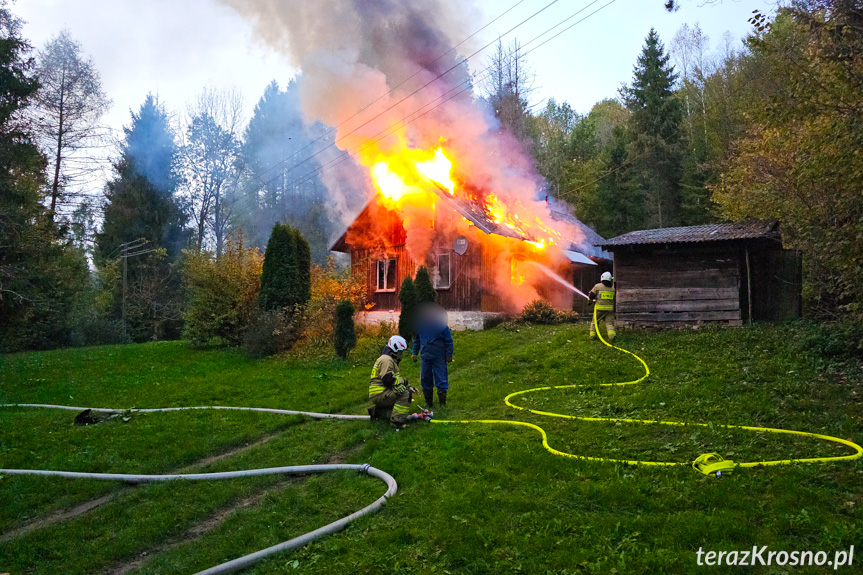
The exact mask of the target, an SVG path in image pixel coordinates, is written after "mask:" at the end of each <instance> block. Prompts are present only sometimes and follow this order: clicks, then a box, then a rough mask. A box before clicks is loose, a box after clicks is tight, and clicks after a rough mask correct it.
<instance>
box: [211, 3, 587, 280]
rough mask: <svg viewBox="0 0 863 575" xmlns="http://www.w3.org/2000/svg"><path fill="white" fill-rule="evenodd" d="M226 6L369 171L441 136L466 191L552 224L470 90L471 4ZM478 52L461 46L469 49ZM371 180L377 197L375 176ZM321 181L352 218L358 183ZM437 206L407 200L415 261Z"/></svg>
mask: <svg viewBox="0 0 863 575" xmlns="http://www.w3.org/2000/svg"><path fill="white" fill-rule="evenodd" d="M221 2H223V3H224V4H226V5H228V6H230V7H232V8H233V9H234V10H236V11H237V12H238V13H240V14H242V15H243V16H245V17H247V18H248V19H250V20H251V21H252V22H253V25H254V27H255V30H256V33H257V35H258V37H259V38H260V39H261V40H262V41H263V42H265V43H267V44H268V45H270V46H271V47H273V48H275V49H277V50H279V51H281V52H283V53H284V54H286V55H288V56H289V57H290V58H291V59H292V63H293V64H294V65H296V66H298V67H299V68H300V69H301V70H302V76H301V77H300V78H299V80H298V83H299V95H300V107H301V109H302V111H303V113H304V114H305V115H306V116H307V117H308V119H309V120H312V121H320V122H323V123H325V124H328V125H330V126H338V129H337V131H336V138H335V143H336V145H337V146H338V148H339V149H341V150H348V151H349V152H350V153H351V155H352V156H353V158H354V160H355V161H356V162H357V163H358V164H360V165H362V166H365V167H366V170H367V173H368V170H369V169H370V168H371V167H372V166H373V165H374V164H375V163H376V162H378V161H380V160H382V159H387V158H391V157H393V156H396V155H399V154H401V153H403V152H404V151H405V150H408V149H422V150H433V149H434V148H436V147H438V146H440V145H441V143H442V142H445V143H444V145H445V148H446V153H447V156H449V157H450V158H451V159H452V160H453V164H454V168H453V169H454V179H455V180H456V182H457V185H458V187H459V188H461V189H462V190H466V191H467V192H468V193H470V194H471V195H474V196H477V197H480V198H483V197H486V196H488V195H489V194H492V193H493V194H495V196H496V197H497V198H499V199H500V200H502V201H503V202H504V203H505V204H506V205H507V206H510V207H512V208H513V209H516V208H517V209H518V213H519V214H520V215H521V216H522V218H523V220H522V221H527V222H533V221H534V220H535V218H537V217H541V218H542V220H543V221H544V222H549V221H550V218H549V217H548V211H547V209H546V207H545V205H544V203H542V202H537V201H536V200H537V195H538V191H539V189H540V178H539V176H538V175H537V174H536V171H535V169H534V166H533V162H532V160H531V158H530V156H529V155H528V154H526V153H525V152H524V150H523V148H522V146H521V144H520V143H519V142H518V141H516V140H515V139H514V138H512V137H511V136H509V135H508V134H507V133H506V132H505V131H504V130H502V129H500V125H499V122H498V121H497V120H496V119H495V118H494V116H493V114H492V113H491V111H490V110H488V109H487V108H486V107H485V106H484V104H483V103H482V102H481V101H479V100H477V99H476V98H475V96H474V95H473V94H472V91H471V90H470V89H465V88H468V87H469V85H470V83H469V82H467V81H468V80H469V79H470V73H469V70H468V68H467V65H466V64H465V63H459V61H460V55H459V54H457V53H456V51H454V50H452V47H453V46H454V45H456V44H457V43H458V42H461V41H462V40H463V39H464V38H467V37H468V36H469V35H470V34H471V33H472V32H473V31H474V29H475V28H476V27H478V26H477V22H479V21H480V17H479V11H478V10H477V9H476V8H475V7H473V6H472V5H470V4H466V3H463V2H452V1H449V0H430V1H424V2H421V3H420V2H416V1H413V0H315V1H308V0H278V1H277V0H221ZM476 47H477V46H468V45H463V46H460V47H459V50H460V51H462V52H463V53H471V52H473V51H474V50H475V49H476ZM408 79H409V80H408ZM405 80H408V81H407V82H405ZM429 83H430V84H429ZM426 84H429V85H428V86H426V87H423V86H425V85H426ZM421 87H422V89H420V88H421ZM454 95H455V97H453V96H454ZM432 108H433V109H432ZM425 111H428V113H426V114H424V115H421V116H420V115H419V114H422V112H425ZM406 118H407V120H405V119H406ZM408 120H410V122H409V123H408ZM365 180H366V185H367V186H368V196H367V197H368V198H371V197H372V193H373V189H372V187H371V185H370V182H371V180H370V179H369V178H368V177H366V178H365ZM324 181H325V182H326V183H327V186H328V188H329V192H330V194H331V195H332V196H333V199H332V204H333V205H334V206H337V207H338V210H339V211H340V212H342V213H341V215H342V216H345V215H348V214H346V213H345V212H346V211H347V210H346V207H347V206H349V205H352V202H350V201H348V198H345V197H343V195H342V190H349V192H348V193H350V190H353V189H354V188H353V186H348V187H345V186H343V185H339V182H338V177H336V176H334V174H332V173H331V174H327V175H325V176H324ZM354 183H359V182H354ZM426 203H428V202H426ZM433 210H434V207H433V206H430V205H425V206H423V205H411V204H410V202H405V203H404V204H403V206H402V217H403V219H404V220H405V229H406V231H407V236H408V237H407V248H408V250H409V252H410V253H411V256H412V258H413V259H414V260H415V261H422V257H423V254H424V253H425V251H426V250H427V249H428V247H429V245H430V242H431V237H432V233H433V232H432V230H431V229H429V228H428V222H430V221H432V219H433V217H434V213H433ZM353 215H354V214H350V217H352V216H353ZM345 223H347V222H345ZM566 235H568V236H570V237H571V239H575V240H578V239H579V238H578V237H577V236H572V235H571V234H566ZM507 242H508V243H512V240H507ZM516 243H519V242H516ZM502 257H503V256H502ZM502 269H504V270H506V269H507V266H506V265H504V266H502ZM501 281H504V280H501ZM506 283H507V284H508V283H509V277H508V272H507V278H506Z"/></svg>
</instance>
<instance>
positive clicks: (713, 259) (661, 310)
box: [614, 247, 745, 326]
mask: <svg viewBox="0 0 863 575" xmlns="http://www.w3.org/2000/svg"><path fill="white" fill-rule="evenodd" d="M702 250H703V248H702ZM614 257H615V276H616V277H615V283H616V287H617V299H616V312H617V313H616V319H617V321H618V323H620V324H621V325H638V326H671V325H691V324H697V323H702V322H711V323H714V322H718V323H724V324H729V325H741V324H742V323H743V321H742V319H743V314H742V310H741V286H742V280H743V279H745V277H744V276H743V274H744V273H745V270H744V269H741V262H740V257H739V255H738V253H737V250H736V249H734V248H731V247H729V248H728V249H710V250H704V251H699V250H698V249H697V248H696V249H679V250H643V251H624V250H621V251H618V252H616V253H615V254H614ZM743 287H744V288H745V286H743ZM744 293H745V292H744Z"/></svg>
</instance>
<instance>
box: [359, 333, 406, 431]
mask: <svg viewBox="0 0 863 575" xmlns="http://www.w3.org/2000/svg"><path fill="white" fill-rule="evenodd" d="M407 348H408V343H407V342H406V341H405V338H403V337H401V336H398V335H394V336H392V337H391V338H390V339H389V341H388V342H387V345H386V346H385V347H384V349H383V350H382V351H381V356H380V357H379V358H378V359H377V361H376V362H375V366H374V368H372V378H371V381H370V382H369V399H371V400H372V403H373V404H374V405H373V406H372V407H370V408H369V415H370V416H371V418H372V419H379V418H383V417H384V413H385V412H386V411H387V410H390V409H392V415H390V423H391V424H392V426H393V427H395V428H396V429H403V428H405V427H407V424H408V423H409V422H410V418H409V417H408V416H409V414H410V407H411V401H412V400H413V394H414V393H416V389H414V388H413V387H411V386H409V385H408V381H407V380H406V379H405V378H403V377H400V376H399V362H400V361H401V360H402V355H403V354H404V351H405V350H406V349H407Z"/></svg>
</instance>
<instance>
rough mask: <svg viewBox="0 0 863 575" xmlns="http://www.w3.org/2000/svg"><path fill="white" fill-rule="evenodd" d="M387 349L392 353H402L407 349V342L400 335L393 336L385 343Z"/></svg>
mask: <svg viewBox="0 0 863 575" xmlns="http://www.w3.org/2000/svg"><path fill="white" fill-rule="evenodd" d="M387 347H388V348H390V349H391V350H393V351H404V350H406V349H407V348H408V342H406V341H405V338H403V337H402V336H400V335H394V336H392V337H391V338H390V340H389V341H388V342H387Z"/></svg>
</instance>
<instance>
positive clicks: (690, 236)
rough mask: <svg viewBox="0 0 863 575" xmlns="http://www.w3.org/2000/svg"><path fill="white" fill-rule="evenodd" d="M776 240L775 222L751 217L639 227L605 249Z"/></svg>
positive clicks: (777, 227) (606, 242) (604, 244)
mask: <svg viewBox="0 0 863 575" xmlns="http://www.w3.org/2000/svg"><path fill="white" fill-rule="evenodd" d="M751 239H776V240H778V239H779V224H777V223H776V222H774V221H764V220H750V221H746V222H734V223H729V224H707V225H703V226H686V227H680V228H657V229H653V230H638V231H635V232H629V233H627V234H623V235H620V236H617V237H615V238H611V239H610V240H605V241H604V242H600V243H599V244H597V245H600V246H602V247H605V248H611V247H615V246H634V245H642V244H680V243H696V242H717V241H729V240H751Z"/></svg>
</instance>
